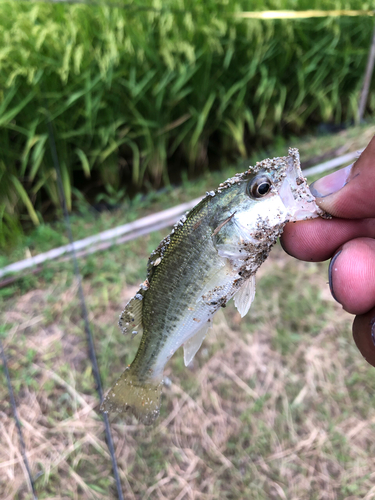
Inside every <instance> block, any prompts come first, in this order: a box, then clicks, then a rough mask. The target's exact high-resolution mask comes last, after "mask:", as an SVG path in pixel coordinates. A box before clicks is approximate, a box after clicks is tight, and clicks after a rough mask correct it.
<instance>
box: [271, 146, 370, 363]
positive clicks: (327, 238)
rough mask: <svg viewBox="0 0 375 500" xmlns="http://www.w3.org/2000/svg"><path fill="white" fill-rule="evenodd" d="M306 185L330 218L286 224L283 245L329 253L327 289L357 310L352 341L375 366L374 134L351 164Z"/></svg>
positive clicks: (298, 251)
mask: <svg viewBox="0 0 375 500" xmlns="http://www.w3.org/2000/svg"><path fill="white" fill-rule="evenodd" d="M310 189H311V192H312V193H313V195H314V196H315V197H316V202H317V204H318V205H319V206H320V207H321V208H322V209H323V210H325V211H326V212H328V213H329V214H331V215H332V216H333V219H331V220H324V219H314V220H309V221H303V222H297V223H290V224H287V225H286V227H285V229H284V233H283V235H282V239H281V243H282V246H283V248H284V249H285V251H286V252H287V253H289V254H290V255H292V256H294V257H296V258H297V259H300V260H305V261H314V262H317V261H322V260H326V259H328V258H330V257H332V260H331V263H330V266H329V271H328V277H329V286H330V290H331V293H332V295H333V297H334V299H336V301H337V302H339V303H340V304H342V306H343V308H344V309H345V310H346V311H348V312H349V313H352V314H356V315H357V316H356V317H355V319H354V322H353V337H354V340H355V343H356V344H357V347H358V349H359V350H360V352H361V353H362V355H363V356H364V358H365V359H366V360H367V361H368V362H369V363H370V364H371V365H373V366H375V137H373V138H372V140H371V141H370V143H369V145H368V146H367V148H366V149H365V150H364V151H363V153H362V154H361V156H360V158H359V159H358V160H357V161H356V162H355V163H354V164H353V165H352V166H349V167H345V168H343V169H341V170H338V171H336V172H334V173H332V174H329V175H327V176H325V177H323V178H321V179H319V180H317V181H316V182H314V183H313V184H312V185H311V186H310Z"/></svg>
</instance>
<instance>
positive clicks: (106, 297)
mask: <svg viewBox="0 0 375 500" xmlns="http://www.w3.org/2000/svg"><path fill="white" fill-rule="evenodd" d="M373 133H374V126H372V127H366V128H364V127H355V128H353V129H350V130H346V131H344V132H341V133H340V134H339V135H338V136H336V137H332V136H331V137H323V138H317V137H312V138H310V140H308V141H304V142H303V143H301V142H296V141H293V144H292V145H293V146H295V147H299V148H300V150H301V151H302V155H303V157H304V158H306V157H307V158H310V157H311V155H312V153H313V154H317V153H318V154H320V155H322V154H323V155H324V154H326V153H328V152H330V151H331V152H332V148H334V150H336V151H338V150H341V152H342V153H345V152H346V151H347V149H345V148H349V149H350V150H353V149H356V148H361V147H363V146H364V145H365V144H364V143H363V142H365V143H366V142H368V140H369V138H370V137H371V135H373ZM284 152H285V144H280V145H278V146H277V147H276V148H275V149H274V150H272V151H270V152H269V153H270V156H273V155H278V154H281V153H284ZM258 159H259V158H258ZM230 173H233V170H227V171H226V172H225V174H230ZM216 176H218V174H215V173H214V174H210V175H207V176H206V178H204V179H200V180H199V182H198V183H197V184H196V183H192V182H188V181H186V182H185V183H184V185H183V186H182V187H181V188H178V189H174V190H172V189H171V190H169V191H167V193H164V194H162V193H159V194H157V195H155V196H154V197H153V198H152V199H151V200H150V199H145V200H143V201H142V200H141V199H138V202H137V203H138V205H136V206H133V208H132V211H131V210H129V212H130V213H127V214H126V217H133V218H136V217H137V215H138V216H139V215H143V214H144V213H146V212H148V211H156V210H158V209H160V208H161V205H162V206H165V205H167V203H175V201H176V200H175V198H174V197H177V198H178V197H180V198H181V199H182V198H183V197H184V196H186V197H187V199H190V198H194V197H196V196H199V195H200V194H202V193H204V192H205V191H206V190H209V189H212V188H214V187H215V186H216V185H217V184H218V182H220V180H223V178H221V179H220V180H218V179H217V177H216ZM116 217H117V218H118V219H117V220H120V219H121V218H122V217H124V212H123V210H122V209H119V210H118V212H112V213H104V214H102V215H101V216H100V217H93V215H92V213H91V212H86V213H82V215H81V217H80V218H78V217H75V218H73V221H72V222H73V224H72V225H73V232H74V236H75V237H82V236H85V235H86V234H91V233H93V232H94V231H95V230H103V229H108V227H110V226H111V225H113V224H115V223H116ZM167 232H168V230H165V231H163V232H161V231H158V232H155V233H152V234H150V235H147V236H145V237H142V239H139V240H135V241H131V242H129V243H126V244H124V245H119V246H115V247H113V248H111V249H109V250H106V251H105V252H101V253H97V254H95V255H91V256H89V257H87V258H86V259H82V260H81V261H80V267H81V272H82V275H83V289H84V294H85V297H86V302H87V306H88V310H89V318H90V323H91V328H92V331H93V335H94V340H95V345H96V350H97V354H98V361H99V367H100V372H101V377H102V381H103V385H104V387H105V388H106V389H108V388H109V387H110V385H111V384H112V383H113V381H114V379H115V378H116V376H117V374H119V373H120V372H121V371H122V370H123V367H124V366H125V365H126V364H128V363H129V362H130V361H131V360H132V358H133V356H134V354H135V352H136V349H137V342H138V341H139V339H137V337H136V338H135V339H134V340H131V339H130V338H126V337H124V336H123V335H122V334H121V332H120V330H119V328H118V327H117V318H118V315H119V312H120V311H121V309H122V308H123V306H124V304H125V303H126V301H127V300H128V299H129V298H130V297H131V296H133V295H134V293H135V292H136V291H137V290H138V286H139V283H140V282H141V281H143V279H144V278H145V271H146V262H147V257H148V255H149V253H150V252H151V251H152V250H153V249H154V248H155V247H156V246H157V244H158V243H159V241H160V240H161V238H162V237H164V236H165V235H166V234H167ZM63 233H64V228H63V226H62V225H59V223H57V224H54V225H41V226H40V227H39V228H37V229H36V230H35V232H34V233H33V234H31V235H29V236H28V237H27V238H26V237H25V242H26V243H27V247H26V249H25V248H22V249H21V248H19V249H17V252H21V251H23V252H24V253H25V250H27V251H28V252H32V253H34V252H37V253H38V252H39V251H43V250H47V249H48V247H47V245H51V246H55V244H60V242H61V243H64V241H63V240H61V238H63ZM47 240H49V241H47ZM326 276H327V265H326V263H302V262H297V261H296V260H294V259H292V258H291V257H289V256H287V255H286V254H285V253H284V252H283V251H282V250H281V248H280V247H279V246H277V247H275V248H274V249H273V251H272V252H271V256H270V258H269V259H268V260H267V262H266V263H265V264H264V265H263V266H262V267H261V269H260V270H259V272H258V275H257V295H256V298H255V301H254V304H253V306H252V308H251V310H250V312H249V314H248V315H247V316H246V317H245V318H243V319H242V320H241V319H240V317H239V314H238V313H237V312H236V311H235V309H234V307H233V305H232V304H231V303H230V304H229V305H228V307H227V308H226V309H225V310H224V312H223V313H221V314H219V315H218V317H217V318H216V320H215V324H214V328H213V330H212V331H211V332H210V333H209V335H208V336H207V339H206V340H205V341H204V344H203V345H202V348H201V349H200V351H199V352H198V354H197V356H196V358H195V359H194V363H193V365H192V366H190V367H189V368H185V367H184V365H183V355H182V350H180V351H181V352H177V353H176V354H175V355H174V356H173V358H172V359H171V361H170V362H169V363H168V365H167V370H166V376H167V377H168V378H169V380H170V383H168V384H167V385H166V386H165V387H164V389H163V400H162V404H163V406H162V413H161V416H160V419H159V420H158V421H157V424H156V426H155V427H154V428H145V427H143V426H142V425H138V423H137V422H136V421H135V420H133V419H132V418H130V421H126V422H125V421H124V420H123V419H121V418H119V417H117V416H111V429H112V431H113V435H114V441H115V449H116V456H117V459H118V462H119V469H120V478H121V482H122V485H123V491H124V496H125V499H126V500H138V499H148V498H167V499H172V498H173V499H179V500H189V499H193V498H194V499H196V500H216V499H220V500H221V499H223V498H228V499H235V500H236V499H243V498H248V499H251V500H252V499H254V500H255V499H256V500H269V499H288V500H289V499H298V500H299V499H310V500H327V499H331V500H357V499H359V498H363V499H368V500H370V499H372V498H373V497H374V468H375V458H374V457H375V444H374V443H375V424H374V422H375V393H374V390H373V388H374V384H375V371H374V369H373V368H372V367H370V366H369V365H367V364H366V362H365V361H364V360H363V358H362V357H361V355H360V354H359V352H358V351H357V349H356V348H355V346H354V342H353V340H352V338H351V320H352V318H351V317H350V315H348V314H346V313H345V312H344V311H343V309H342V308H341V306H340V305H339V304H337V303H336V302H335V301H334V300H333V299H332V297H331V295H330V293H329V287H328V284H327V278H326ZM0 336H1V340H2V342H3V345H4V348H5V352H6V355H7V359H8V363H9V369H10V375H11V381H12V385H13V388H14V391H15V395H16V399H17V404H18V412H19V415H20V418H21V422H22V429H23V434H24V438H25V443H26V450H27V453H28V458H29V461H30V464H31V469H32V473H33V477H34V478H36V490H37V495H38V498H39V499H40V500H43V499H52V498H59V499H69V498H79V499H85V500H86V499H90V500H92V499H95V500H99V499H103V500H104V499H106V500H108V499H110V500H115V499H116V498H117V497H116V491H115V485H114V479H113V474H112V469H111V462H110V457H109V454H108V450H107V447H106V443H105V437H104V428H103V422H102V420H101V418H100V416H99V414H98V407H99V402H98V399H97V394H96V392H95V386H94V381H93V377H92V369H91V364H90V360H89V358H88V356H87V342H86V335H85V331H84V326H83V322H82V316H81V309H80V302H79V298H78V296H77V285H76V282H75V279H74V275H73V267H72V263H71V262H64V263H54V264H52V265H51V266H48V267H46V268H45V269H44V270H43V273H41V274H38V275H34V276H24V277H23V278H22V279H20V280H19V281H18V282H17V283H15V284H13V285H12V286H11V287H7V288H2V289H0ZM0 400H1V401H2V407H1V412H0V464H1V466H0V497H1V499H3V500H14V499H17V500H21V499H22V500H29V499H30V500H31V498H32V497H31V494H30V492H29V490H28V487H27V481H26V475H25V471H24V470H23V467H22V457H21V455H20V453H19V439H18V434H17V430H16V428H15V423H14V419H13V414H12V409H11V406H10V402H9V396H8V393H7V387H6V380H5V375H4V372H3V370H2V369H1V368H0Z"/></svg>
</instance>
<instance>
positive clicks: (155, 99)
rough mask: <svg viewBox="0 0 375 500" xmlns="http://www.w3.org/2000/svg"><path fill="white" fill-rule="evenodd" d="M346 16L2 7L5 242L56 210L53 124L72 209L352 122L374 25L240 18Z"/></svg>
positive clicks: (174, 4)
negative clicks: (244, 16)
mask: <svg viewBox="0 0 375 500" xmlns="http://www.w3.org/2000/svg"><path fill="white" fill-rule="evenodd" d="M340 7H342V8H348V4H347V3H345V2H341V1H339V2H329V1H318V0H315V1H314V2H313V4H311V2H307V0H300V1H298V2H297V3H296V2H295V1H292V0H289V1H288V0H285V1H283V2H278V1H277V2H276V1H275V2H272V1H269V2H266V3H265V2H257V3H254V2H247V1H245V0H238V1H236V2H227V1H224V0H222V1H220V2H217V1H216V0H209V1H205V2H203V1H198V2H197V1H195V0H194V1H193V0H167V1H164V2H160V1H159V0H147V1H145V2H143V3H142V4H141V3H139V2H134V3H131V4H124V5H123V6H122V7H121V6H120V7H119V6H118V3H116V4H112V5H110V4H107V5H105V4H100V3H99V4H94V5H92V4H90V5H84V4H81V3H80V4H75V5H74V4H73V5H72V4H66V3H65V2H64V3H60V4H56V3H48V2H46V3H33V2H16V3H15V2H12V1H4V0H1V1H0V47H1V50H0V89H1V90H0V147H1V152H2V153H1V160H0V245H2V246H4V245H6V243H7V242H9V241H10V239H11V238H12V236H13V235H15V234H17V232H19V229H20V224H24V223H32V224H36V225H37V224H39V223H40V222H41V221H42V219H43V216H45V215H46V214H50V213H51V212H52V213H53V211H54V210H53V209H54V207H58V206H59V196H58V189H57V186H56V171H55V168H54V164H53V158H52V156H51V149H50V142H51V140H52V136H51V133H49V129H48V122H49V121H51V122H52V125H53V139H54V140H55V142H56V148H57V154H58V158H59V161H60V168H61V174H62V180H63V185H64V189H65V194H66V197H67V200H68V206H69V208H71V207H72V203H73V201H76V200H77V199H78V198H79V196H81V195H82V194H83V196H85V197H87V198H88V199H89V200H90V201H93V200H95V199H98V196H99V198H100V199H103V197H105V196H106V197H107V198H110V199H111V200H113V199H115V201H116V202H118V201H121V200H123V199H124V197H125V195H126V194H127V195H129V193H130V192H131V190H132V189H133V190H134V189H139V188H140V187H141V186H143V187H144V188H145V187H147V186H160V185H161V184H164V185H167V184H168V182H169V180H170V179H172V180H175V179H176V178H177V176H180V175H181V174H180V170H181V169H182V170H184V169H185V170H187V171H189V172H190V174H192V173H194V171H199V170H200V169H201V167H202V165H205V164H207V157H210V158H211V161H213V162H215V161H218V159H219V158H220V157H222V156H225V155H228V154H235V155H236V156H238V155H240V156H242V157H244V158H245V157H246V156H247V155H248V154H249V153H251V152H252V151H253V150H254V148H258V147H260V146H264V144H266V142H267V141H270V140H271V139H272V138H273V137H274V136H275V135H277V134H284V135H285V134H291V133H293V134H294V133H300V132H301V131H303V130H305V129H306V127H307V126H311V125H313V124H317V123H320V122H335V123H341V122H345V121H350V120H353V119H354V117H355V112H356V107H357V98H358V94H359V89H360V87H361V82H362V77H363V73H364V67H365V62H366V56H367V52H368V47H369V44H370V39H371V32H372V29H373V22H372V19H371V18H366V17H363V18H345V17H343V18H335V17H329V18H321V19H304V20H284V21H281V20H267V21H260V20H241V19H238V18H236V17H235V16H233V14H234V13H235V12H239V11H243V10H254V9H266V8H271V9H280V8H292V9H295V8H299V9H304V8H322V9H329V8H340ZM350 8H353V9H355V8H359V9H366V8H369V5H366V4H363V3H362V2H360V1H359V0H358V1H354V0H353V1H351V2H350ZM374 107H375V100H374V96H373V95H372V96H371V98H370V101H369V106H368V110H369V111H370V112H371V111H373V110H374ZM198 167H199V168H198ZM177 171H178V172H177ZM179 178H180V177H179ZM77 189H79V190H80V191H81V195H80V193H79V191H77ZM81 197H82V196H81Z"/></svg>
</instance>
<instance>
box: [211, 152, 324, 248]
mask: <svg viewBox="0 0 375 500" xmlns="http://www.w3.org/2000/svg"><path fill="white" fill-rule="evenodd" d="M217 192H218V195H219V196H222V200H221V201H222V203H221V206H222V207H223V208H224V210H223V212H222V214H221V218H222V220H224V221H226V220H228V221H229V219H230V220H231V224H230V225H229V224H226V226H227V227H226V228H225V226H223V231H221V230H220V231H218V238H219V240H220V241H218V243H219V244H221V245H222V246H221V248H222V249H224V246H225V247H226V250H228V249H229V247H230V248H231V250H230V253H233V244H237V242H238V240H239V241H240V242H241V243H242V242H243V244H244V245H249V244H250V245H253V247H252V249H253V250H254V251H255V246H256V247H257V248H258V249H259V251H261V252H264V253H267V251H269V250H267V249H269V248H270V246H272V245H273V244H274V243H275V241H276V239H277V237H278V236H280V234H281V233H282V230H283V228H284V226H285V224H286V223H287V222H292V221H300V220H307V219H312V218H316V217H319V216H323V215H324V212H323V211H322V210H321V209H320V208H319V207H318V206H317V205H316V203H315V198H314V196H313V195H312V194H311V192H310V190H309V187H308V185H307V182H306V179H305V178H304V177H303V175H302V171H301V167H300V161H299V153H298V150H297V149H292V148H291V149H289V154H288V156H284V157H280V158H273V159H266V160H263V161H261V162H258V163H257V164H256V165H255V166H254V167H251V168H250V169H249V170H247V171H246V172H244V173H242V174H237V175H235V176H234V177H232V178H231V179H228V180H227V181H226V182H225V183H223V184H221V185H220V186H219V189H218V191H217ZM218 227H220V226H218ZM220 233H221V234H220ZM228 245H229V246H228ZM245 250H246V249H245ZM242 251H243V250H242ZM224 253H226V251H224ZM236 253H237V252H236ZM245 253H249V246H247V250H246V252H245Z"/></svg>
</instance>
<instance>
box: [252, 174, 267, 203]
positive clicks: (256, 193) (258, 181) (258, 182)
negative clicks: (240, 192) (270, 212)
mask: <svg viewBox="0 0 375 500" xmlns="http://www.w3.org/2000/svg"><path fill="white" fill-rule="evenodd" d="M271 186H272V182H271V181H270V179H269V178H268V177H267V176H266V175H261V176H258V177H254V179H252V180H251V181H250V182H249V184H248V187H247V190H248V194H249V195H250V196H251V197H252V198H256V199H258V198H263V196H266V194H268V193H269V192H270V190H271Z"/></svg>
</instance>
